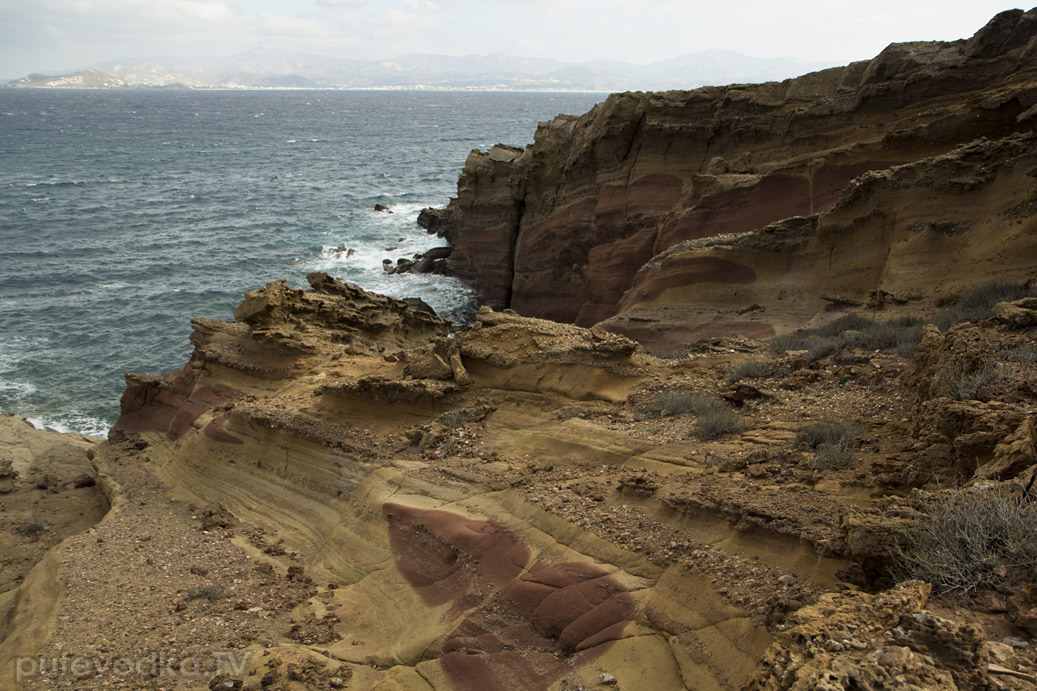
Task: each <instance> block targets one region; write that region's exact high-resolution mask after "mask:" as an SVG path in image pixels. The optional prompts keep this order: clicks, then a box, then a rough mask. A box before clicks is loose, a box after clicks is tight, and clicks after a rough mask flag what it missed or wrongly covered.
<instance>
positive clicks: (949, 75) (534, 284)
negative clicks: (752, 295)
mask: <svg viewBox="0 0 1037 691" xmlns="http://www.w3.org/2000/svg"><path fill="white" fill-rule="evenodd" d="M1035 36H1037V10H1031V11H1030V12H1026V13H1024V12H1022V11H1020V10H1013V11H1009V12H1004V13H1001V14H999V15H998V16H997V17H995V18H994V19H993V20H992V21H991V22H990V23H989V24H988V25H987V26H986V27H984V28H983V29H981V30H980V31H979V32H977V33H976V35H975V36H973V37H972V38H970V39H968V40H967V41H966V40H959V41H954V42H919V43H903V44H893V45H890V46H889V47H888V48H886V49H885V50H884V51H882V53H881V54H879V55H878V56H877V57H876V58H874V59H873V60H871V61H862V62H857V63H853V64H851V65H848V66H846V67H840V68H833V69H829V70H825V71H822V72H817V73H813V74H809V75H805V76H802V77H799V78H796V79H791V80H786V81H784V82H780V83H767V84H759V85H732V86H726V87H706V88H702V89H697V90H695V91H686V92H667V93H626V94H614V95H612V96H610V97H609V98H608V99H607V100H606V101H604V102H603V103H600V104H598V105H597V106H595V107H594V109H592V110H591V111H590V112H589V113H587V114H585V115H583V116H581V117H570V116H559V117H557V118H555V119H554V120H553V121H551V122H545V123H541V124H540V127H539V128H538V130H537V133H536V137H535V143H534V144H532V145H531V146H529V147H527V148H526V149H525V150H522V151H519V150H518V149H511V148H507V147H502V146H497V147H494V148H493V149H491V150H490V151H489V152H487V153H483V152H479V151H475V152H473V153H472V154H471V155H470V156H469V158H468V161H467V163H466V165H465V168H464V171H463V172H462V174H461V176H460V179H459V181H458V196H457V198H456V199H453V200H451V203H450V205H449V206H448V207H447V208H446V209H445V210H443V211H442V212H440V213H439V214H437V216H436V219H435V225H434V230H435V232H437V233H439V234H441V235H443V236H445V237H446V238H447V239H448V240H449V241H450V242H451V243H452V244H453V246H454V248H455V251H454V253H453V255H452V256H451V258H450V259H449V263H450V266H451V267H452V270H453V271H454V273H456V274H458V275H460V276H462V277H465V278H467V279H469V280H470V281H471V282H472V284H473V285H474V287H475V288H476V290H477V292H478V293H479V294H480V296H481V297H482V298H483V299H484V300H485V301H486V302H488V303H489V304H490V305H492V306H495V307H511V308H513V309H515V310H516V311H518V312H520V313H522V314H525V315H528V316H537V317H544V318H549V319H554V320H559V321H573V322H576V323H577V324H581V325H591V324H594V323H597V322H600V321H602V320H605V319H609V318H611V317H614V316H616V315H617V312H620V311H621V310H622V309H623V305H624V304H630V303H631V302H632V301H637V299H638V298H637V296H631V295H630V293H629V291H630V290H631V289H632V287H633V286H634V284H635V282H637V283H639V284H641V287H640V288H639V289H641V288H643V281H642V279H641V278H638V274H639V271H641V269H642V267H644V266H645V265H646V264H647V263H648V262H649V260H651V259H652V258H653V257H656V256H657V255H659V254H661V253H663V252H665V251H666V250H668V249H669V248H671V247H673V246H675V245H677V244H679V243H682V242H686V241H689V240H695V239H700V238H711V237H717V236H723V235H737V234H743V233H748V232H751V231H755V230H758V229H760V228H762V227H764V226H767V225H768V224H771V223H775V222H778V221H781V220H783V219H786V218H790V217H795V216H808V215H811V214H816V213H820V212H824V211H826V210H828V209H831V208H832V207H833V206H834V205H835V204H836V202H837V201H838V200H839V199H840V197H841V195H843V193H844V190H846V188H847V186H848V185H849V184H850V182H851V180H853V179H855V178H857V177H858V176H860V175H862V174H864V173H867V172H868V171H876V170H886V169H890V168H893V167H895V166H897V165H902V164H905V163H910V162H914V161H919V160H922V159H925V158H927V157H933V156H938V155H941V154H945V153H947V152H949V151H951V150H953V149H955V147H958V146H960V145H962V144H964V143H967V142H970V141H973V140H975V139H976V138H977V137H987V138H992V139H999V138H1002V137H1006V136H1008V135H1011V134H1013V133H1017V132H1024V131H1030V130H1031V129H1032V128H1033V123H1034V116H1035V115H1037V109H1035V106H1037V62H1035V57H1037V39H1035ZM859 239H860V240H865V241H867V240H868V238H859ZM894 250H895V248H894ZM689 271H690V273H688V272H689ZM739 271H740V272H741V273H740V274H739V275H740V276H743V278H742V279H739V280H744V276H747V275H748V273H747V270H744V269H743V270H739ZM748 271H751V269H749V270H748ZM735 273H738V272H735ZM683 274H686V276H685V277H682V275H683ZM714 274H715V275H717V276H718V277H721V281H720V282H721V283H724V282H726V281H727V280H728V278H730V276H733V275H734V274H724V273H723V272H720V273H717V272H716V271H715V270H714ZM722 274H723V275H722ZM663 275H664V276H665V278H664V277H657V278H656V279H655V280H653V282H652V286H653V287H652V288H651V290H660V289H662V286H664V285H666V284H667V282H669V284H670V285H676V284H678V283H680V282H681V281H682V280H685V278H687V279H688V280H691V281H692V282H694V281H697V280H700V277H701V274H700V272H697V271H694V270H691V269H690V268H688V267H685V268H683V269H678V268H677V267H675V266H670V267H668V268H667V269H666V271H664V272H663ZM684 326H685V328H691V329H692V330H694V328H695V325H688V324H685V325H684ZM757 330H758V329H757ZM764 330H766V329H764Z"/></svg>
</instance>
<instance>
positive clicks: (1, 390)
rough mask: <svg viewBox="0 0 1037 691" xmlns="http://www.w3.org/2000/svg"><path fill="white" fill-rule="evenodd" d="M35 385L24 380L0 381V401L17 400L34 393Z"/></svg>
mask: <svg viewBox="0 0 1037 691" xmlns="http://www.w3.org/2000/svg"><path fill="white" fill-rule="evenodd" d="M35 392H36V387H35V386H33V385H32V384H30V383H29V382H24V381H0V401H3V400H17V399H19V398H24V397H25V396H28V395H29V394H32V393H35Z"/></svg>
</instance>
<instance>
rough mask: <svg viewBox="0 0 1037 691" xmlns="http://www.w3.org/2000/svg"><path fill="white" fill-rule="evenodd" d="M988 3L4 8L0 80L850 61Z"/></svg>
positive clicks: (675, 1)
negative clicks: (188, 69)
mask: <svg viewBox="0 0 1037 691" xmlns="http://www.w3.org/2000/svg"><path fill="white" fill-rule="evenodd" d="M1015 6H1017V5H1015V4H1013V3H1011V2H994V1H991V0H941V1H940V2H929V1H924V2H915V1H914V0H867V1H865V2H861V1H860V0H852V1H844V0H787V1H786V2H776V1H775V0H740V1H739V2H724V1H723V0H719V1H718V0H708V1H703V0H690V1H688V0H685V1H679V0H0V77H18V76H23V75H25V74H28V73H29V72H37V71H40V72H48V71H49V72H51V73H56V72H58V71H64V70H69V69H73V68H81V67H85V66H88V65H91V64H94V63H98V62H102V61H105V60H110V59H115V58H129V57H150V56H177V57H190V56H222V55H229V54H232V53H236V52H239V51H242V50H247V49H249V48H254V47H257V46H265V47H268V48H283V49H288V50H295V51H302V52H308V53H317V54H321V55H328V56H333V57H343V58H361V59H377V58H388V57H393V56H396V55H402V54H407V53H441V54H447V55H466V54H471V53H505V54H512V55H526V56H537V57H552V58H557V59H560V60H566V61H573V62H581V61H585V60H593V59H607V58H610V59H616V60H623V61H627V62H634V63H639V64H644V63H648V62H652V61H655V60H662V59H667V58H672V57H677V56H678V55H682V54H684V53H689V52H694V51H698V50H703V49H707V48H726V49H729V50H735V51H739V52H742V53H746V54H749V55H754V56H758V57H785V56H790V57H801V58H807V59H813V60H838V61H850V60H856V59H862V58H868V57H872V56H874V55H875V54H876V53H878V52H879V51H880V50H881V49H882V48H883V47H884V46H886V45H887V44H888V43H890V42H893V41H907V40H929V39H942V40H951V39H955V38H962V37H966V36H969V35H971V34H972V33H973V32H974V31H975V30H976V29H978V28H979V27H980V26H982V25H983V24H985V23H986V21H987V20H988V19H990V17H992V16H993V15H994V14H996V13H997V12H999V11H1001V10H1005V9H1010V8H1012V7H1015Z"/></svg>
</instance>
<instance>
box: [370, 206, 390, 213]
mask: <svg viewBox="0 0 1037 691" xmlns="http://www.w3.org/2000/svg"><path fill="white" fill-rule="evenodd" d="M374 210H375V211H383V212H385V213H387V214H391V213H392V209H390V208H389V207H387V206H386V205H385V204H375V205H374Z"/></svg>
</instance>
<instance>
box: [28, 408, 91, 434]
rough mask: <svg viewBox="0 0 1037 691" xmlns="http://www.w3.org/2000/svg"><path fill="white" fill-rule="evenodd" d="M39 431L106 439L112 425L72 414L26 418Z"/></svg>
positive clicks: (87, 416) (86, 416) (89, 417)
mask: <svg viewBox="0 0 1037 691" xmlns="http://www.w3.org/2000/svg"><path fill="white" fill-rule="evenodd" d="M25 419H26V420H28V421H29V422H31V423H32V424H33V426H34V427H36V428H37V429H50V430H53V431H55V432H62V433H65V434H68V433H71V434H82V435H84V436H87V437H106V436H108V430H110V429H111V425H109V424H108V422H107V421H105V420H102V419H100V418H96V417H91V416H89V415H81V414H78V413H71V414H68V415H62V416H60V417H50V416H43V415H37V416H29V417H27V418H25Z"/></svg>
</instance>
